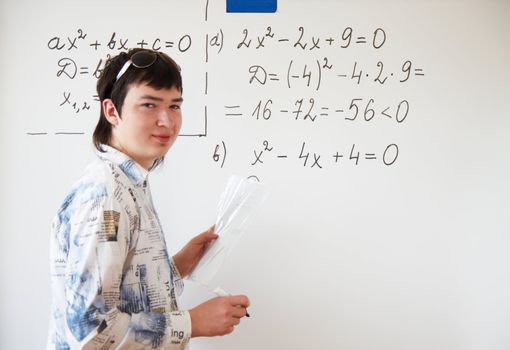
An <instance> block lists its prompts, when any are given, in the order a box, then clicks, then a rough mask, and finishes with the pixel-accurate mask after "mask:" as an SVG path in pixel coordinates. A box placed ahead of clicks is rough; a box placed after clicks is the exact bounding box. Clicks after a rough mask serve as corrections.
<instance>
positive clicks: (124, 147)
mask: <svg viewBox="0 0 510 350" xmlns="http://www.w3.org/2000/svg"><path fill="white" fill-rule="evenodd" d="M181 104H182V97H181V93H180V92H179V90H178V89H177V88H170V89H161V90H156V89H154V88H152V87H150V86H148V85H146V84H139V85H132V86H130V87H129V90H128V93H127V95H126V98H125V100H124V105H123V106H122V112H121V118H118V123H117V125H115V126H114V127H113V129H112V139H111V143H112V146H113V147H115V148H117V149H119V150H120V151H122V152H123V153H125V154H126V155H128V156H129V157H130V158H131V159H133V160H134V161H136V162H137V163H139V164H140V165H141V166H143V167H144V168H146V169H148V168H150V167H151V166H152V165H153V164H154V161H155V160H156V159H158V158H161V157H163V156H164V155H165V154H166V153H167V152H168V150H169V149H170V147H171V146H172V144H173V143H174V141H175V139H176V138H177V136H178V135H179V131H180V130H181V124H182V115H181Z"/></svg>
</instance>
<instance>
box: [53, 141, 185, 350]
mask: <svg viewBox="0 0 510 350" xmlns="http://www.w3.org/2000/svg"><path fill="white" fill-rule="evenodd" d="M102 148H103V150H104V151H105V152H97V156H98V159H97V160H96V161H95V162H93V163H92V164H90V165H89V166H88V167H87V169H86V170H85V174H84V175H83V176H82V178H81V179H80V180H79V181H78V182H77V183H76V184H75V185H74V186H73V188H72V189H71V191H70V193H69V194H68V195H67V197H66V198H65V200H64V202H63V204H62V206H61V207H60V209H59V210H58V213H57V215H56V217H55V219H54V221H53V224H52V231H51V242H50V259H51V284H52V294H53V304H52V310H51V317H50V333H49V337H48V349H94V350H95V349H101V350H108V349H137V350H141V349H183V348H185V347H186V345H187V343H188V342H189V339H190V337H191V319H190V316H189V313H188V312H187V311H179V310H178V306H177V301H176V293H178V294H180V293H181V291H182V285H183V283H182V280H181V277H180V275H179V273H178V271H177V268H176V267H175V265H174V263H173V260H172V259H171V258H170V257H169V256H168V252H167V247H166V243H165V238H164V234H163V231H162V229H161V225H160V222H159V219H158V216H157V214H156V212H155V210H154V206H153V203H152V198H151V193H150V189H149V186H148V182H147V177H148V173H149V172H148V171H147V170H145V169H144V168H143V167H141V166H140V165H139V164H137V163H136V162H134V161H133V160H131V159H129V158H128V157H127V156H126V155H124V154H123V153H121V152H119V151H117V150H115V149H114V148H112V147H109V146H106V145H103V146H102Z"/></svg>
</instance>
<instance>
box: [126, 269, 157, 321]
mask: <svg viewBox="0 0 510 350" xmlns="http://www.w3.org/2000/svg"><path fill="white" fill-rule="evenodd" d="M135 275H136V276H138V282H137V283H131V284H123V285H122V286H121V287H120V305H119V309H120V310H121V311H123V312H127V313H130V314H131V313H135V314H136V313H139V312H141V311H144V312H148V311H150V301H149V294H148V286H147V266H146V265H145V264H141V265H137V266H136V273H135Z"/></svg>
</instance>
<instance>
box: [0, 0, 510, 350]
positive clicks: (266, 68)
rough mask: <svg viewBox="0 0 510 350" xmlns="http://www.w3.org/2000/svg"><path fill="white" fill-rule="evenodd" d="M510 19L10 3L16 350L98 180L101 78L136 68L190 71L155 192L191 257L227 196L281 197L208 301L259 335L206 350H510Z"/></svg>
mask: <svg viewBox="0 0 510 350" xmlns="http://www.w3.org/2000/svg"><path fill="white" fill-rule="evenodd" d="M509 15H510V4H509V3H508V2H507V1H503V0H501V1H497V0H492V1H484V2H482V1H454V0H451V1H406V2H404V1H396V0H395V1H390V0H385V1H368V0H364V1H343V2H340V1H332V0H330V1H326V0H322V1H298V0H294V1H290V0H283V1H279V2H278V9H277V12H276V13H274V14H233V13H226V11H225V2H223V1H216V0H210V1H187V2H181V1H159V0H148V1H145V2H143V3H142V2H139V3H135V2H126V1H124V2H121V1H109V2H100V1H96V0H94V1H88V2H82V3H73V2H65V1H59V0H47V1H44V2H36V1H3V2H1V3H0V44H1V47H2V54H1V55H0V73H1V75H0V76H1V79H0V84H1V91H2V94H1V95H0V115H1V118H0V133H1V137H0V143H1V146H2V147H1V162H2V173H1V174H2V178H1V181H0V186H1V188H0V190H1V193H2V196H1V211H0V213H1V214H0V215H1V216H0V237H1V238H0V239H1V241H0V263H1V264H0V265H1V267H2V271H1V272H2V288H0V310H2V316H1V317H0V348H2V349H4V348H16V349H41V348H43V347H44V344H45V341H46V335H47V328H48V327H47V326H48V325H47V320H48V317H49V308H50V289H49V268H48V265H49V263H48V260H49V257H48V249H47V247H48V240H49V229H50V222H51V220H52V218H53V215H54V214H55V212H56V210H57V208H58V206H59V204H60V202H61V201H62V199H63V198H64V196H65V194H66V191H67V190H68V189H69V188H70V186H71V184H72V183H73V182H74V181H75V180H76V179H77V178H78V177H79V175H80V174H81V172H82V171H83V169H84V167H85V166H86V164H87V163H88V162H89V161H90V160H92V159H93V157H94V156H93V148H92V145H91V133H92V130H93V127H94V126H95V124H96V121H97V118H98V115H99V110H98V107H99V105H98V103H97V101H95V97H94V94H95V82H96V77H95V74H94V73H97V72H96V69H97V68H99V69H100V68H101V64H104V61H101V60H102V59H103V60H104V58H105V57H106V55H108V54H115V53H117V52H119V50H123V49H124V47H140V46H145V47H155V48H160V49H161V50H162V51H164V52H166V53H168V54H169V55H171V56H172V57H173V58H175V60H176V61H177V62H178V63H179V64H180V65H181V67H182V72H183V78H184V95H183V97H184V100H185V102H184V107H183V108H184V110H183V113H184V119H183V120H184V125H183V129H182V131H181V137H180V138H179V139H178V141H177V142H176V144H175V146H174V147H173V149H172V150H171V151H170V152H169V154H168V156H167V158H166V162H165V165H164V167H163V168H162V169H161V170H159V171H157V172H156V173H154V174H153V175H151V186H152V191H153V196H154V199H155V203H156V207H157V210H158V212H159V216H160V217H161V220H162V224H163V227H164V231H165V233H166V236H167V242H168V244H169V250H170V252H171V253H175V252H176V251H177V250H178V249H179V248H180V247H181V246H182V245H183V244H184V243H185V242H187V241H188V240H189V239H190V238H191V237H192V236H193V235H195V234H197V233H199V232H201V231H203V230H205V229H206V228H207V227H209V225H211V224H212V223H214V221H215V219H216V205H217V203H218V200H219V197H220V194H221V192H222V190H223V187H224V186H225V184H226V181H227V178H228V177H229V176H230V175H231V174H238V175H241V176H255V177H257V178H258V179H259V180H260V181H261V182H263V183H265V184H267V185H268V186H269V188H270V197H269V199H268V200H267V202H266V203H265V205H264V206H263V208H262V209H261V210H260V211H259V212H258V213H256V215H255V217H254V218H253V221H252V223H251V225H250V226H249V229H248V230H247V231H246V232H245V234H244V236H243V238H242V239H241V241H240V242H239V244H238V246H237V247H236V249H235V250H234V251H233V253H232V254H231V255H230V256H229V258H228V260H227V262H226V265H225V266H224V268H223V269H222V270H221V271H220V273H219V274H218V275H217V276H216V278H215V282H214V285H212V286H211V288H204V287H201V286H199V285H196V284H194V283H193V282H187V283H186V287H185V291H184V294H183V295H182V296H181V299H180V303H181V305H182V307H183V308H191V307H193V306H195V305H197V304H199V303H201V302H202V301H204V300H206V299H208V298H211V297H213V294H212V292H211V291H212V289H213V288H214V287H216V286H217V285H220V286H221V287H222V288H224V289H225V290H227V291H229V292H231V293H234V294H237V293H244V294H246V295H248V296H249V297H250V300H251V303H252V305H251V307H250V310H249V311H250V314H251V315H252V317H251V318H250V319H244V320H243V321H242V322H241V325H239V326H238V327H237V328H236V331H235V332H234V333H233V334H232V335H230V336H227V337H219V338H212V339H207V338H200V339H193V340H192V341H191V348H192V349H207V350H215V349H244V350H249V349H260V348H264V349H310V348H322V349H361V350H382V349H392V350H409V349H412V350H421V349H426V350H430V349H449V350H453V349H459V350H460V349H462V350H474V349H477V350H478V349H484V350H485V349H491V350H503V349H505V350H506V349H509V348H510V332H509V331H508V329H510V282H509V278H508V276H509V275H510V255H509V254H508V251H509V248H510V236H509V231H510V223H509V215H508V210H509V208H510V200H509V198H510V185H509V182H508V179H509V178H510V161H509V159H510V158H509V156H508V151H509V150H510V138H509V137H508V134H509V131H510V118H509V112H508V101H510V89H509V87H508V82H509V81H510V65H509V64H508V62H510V45H509V40H508V39H509V37H510V21H509V20H508V19H509Z"/></svg>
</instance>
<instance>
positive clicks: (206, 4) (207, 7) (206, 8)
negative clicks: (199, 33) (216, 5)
mask: <svg viewBox="0 0 510 350" xmlns="http://www.w3.org/2000/svg"><path fill="white" fill-rule="evenodd" d="M207 12H209V0H207V1H206V2H205V21H206V22H207Z"/></svg>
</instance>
